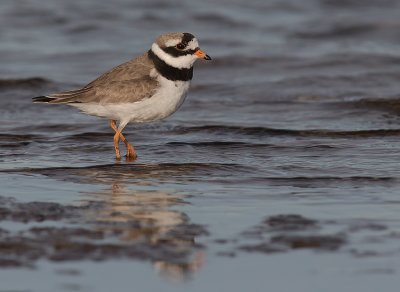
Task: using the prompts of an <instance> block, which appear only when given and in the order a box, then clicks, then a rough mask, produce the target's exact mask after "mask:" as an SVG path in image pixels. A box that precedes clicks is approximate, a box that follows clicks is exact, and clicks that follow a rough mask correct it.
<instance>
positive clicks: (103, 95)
mask: <svg viewBox="0 0 400 292" xmlns="http://www.w3.org/2000/svg"><path fill="white" fill-rule="evenodd" d="M152 68H153V64H152V62H151V60H150V59H149V57H148V53H147V52H146V53H144V54H142V55H141V56H139V57H137V58H136V59H133V60H131V61H129V62H126V63H124V64H121V65H119V66H117V67H115V68H113V69H111V70H110V71H108V72H106V73H104V74H103V75H101V76H100V77H98V78H97V79H95V80H93V81H92V82H90V83H89V84H88V85H86V86H85V87H84V88H81V89H77V90H71V91H66V92H60V93H55V94H51V95H46V96H40V97H36V98H34V101H35V102H48V103H54V104H57V103H59V104H60V103H81V102H85V103H86V102H91V103H101V104H112V103H125V102H136V101H139V100H141V99H144V98H149V97H151V96H152V94H153V93H154V91H155V90H156V88H157V81H156V80H155V79H153V78H151V77H150V70H151V69H152Z"/></svg>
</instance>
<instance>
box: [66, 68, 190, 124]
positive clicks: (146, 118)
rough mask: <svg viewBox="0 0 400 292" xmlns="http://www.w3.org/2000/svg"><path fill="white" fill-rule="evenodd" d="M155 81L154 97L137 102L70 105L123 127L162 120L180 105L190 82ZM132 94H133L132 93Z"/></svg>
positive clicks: (160, 77) (159, 76)
mask: <svg viewBox="0 0 400 292" xmlns="http://www.w3.org/2000/svg"><path fill="white" fill-rule="evenodd" d="M157 80H158V82H159V87H158V89H157V90H156V91H155V93H154V95H153V96H152V97H150V98H145V99H142V100H140V101H137V102H133V103H122V104H98V103H76V104H71V105H72V106H74V107H76V108H78V109H80V110H81V111H83V112H85V113H87V114H89V115H93V116H99V117H104V118H107V119H110V120H119V121H120V122H121V126H122V125H123V126H125V125H126V124H127V123H129V122H134V123H145V122H155V121H158V120H162V119H164V118H166V117H168V116H169V115H171V114H173V113H174V112H175V111H176V110H177V109H178V108H179V107H180V106H181V105H182V103H183V102H184V100H185V98H186V95H187V92H188V90H189V85H190V81H171V80H168V79H166V78H164V77H162V76H161V75H158V76H157ZM132 94H135V93H134V92H132Z"/></svg>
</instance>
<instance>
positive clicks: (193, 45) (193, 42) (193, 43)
mask: <svg viewBox="0 0 400 292" xmlns="http://www.w3.org/2000/svg"><path fill="white" fill-rule="evenodd" d="M198 46H199V42H198V41H197V39H196V38H193V39H192V40H191V41H190V42H189V43H188V46H187V48H188V49H190V50H194V49H195V48H197V47H198Z"/></svg>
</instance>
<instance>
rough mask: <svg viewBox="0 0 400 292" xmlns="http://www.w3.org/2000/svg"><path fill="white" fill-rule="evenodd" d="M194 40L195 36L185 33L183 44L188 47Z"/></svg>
mask: <svg viewBox="0 0 400 292" xmlns="http://www.w3.org/2000/svg"><path fill="white" fill-rule="evenodd" d="M192 39H194V35H192V34H191V33H188V32H184V33H183V38H182V43H183V44H185V45H187V44H188V43H189V42H190V41H191V40H192Z"/></svg>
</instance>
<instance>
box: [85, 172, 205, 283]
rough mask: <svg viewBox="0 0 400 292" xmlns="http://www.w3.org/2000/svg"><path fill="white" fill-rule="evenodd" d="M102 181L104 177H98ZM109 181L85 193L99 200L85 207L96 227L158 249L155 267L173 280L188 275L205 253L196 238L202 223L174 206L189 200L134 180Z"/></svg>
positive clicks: (201, 231) (154, 259)
mask: <svg viewBox="0 0 400 292" xmlns="http://www.w3.org/2000/svg"><path fill="white" fill-rule="evenodd" d="M101 180H102V182H103V183H104V182H105V180H107V179H104V177H102V178H101ZM110 181H112V185H111V187H109V188H107V189H104V190H102V191H100V192H95V193H85V194H84V196H85V199H84V201H87V202H90V203H93V202H97V203H100V204H101V207H99V208H96V209H94V210H91V209H89V210H87V211H86V212H87V214H86V217H87V219H88V221H89V222H91V223H93V224H94V226H95V228H96V229H97V230H101V231H102V232H104V233H107V234H115V235H117V236H118V237H119V239H120V240H121V241H122V242H123V243H124V244H144V245H146V246H148V247H151V248H153V249H154V250H155V253H157V256H156V257H155V258H152V259H151V260H152V261H153V264H154V268H155V270H156V271H157V272H158V273H159V274H160V275H162V276H164V277H167V278H168V279H169V280H173V281H174V282H180V281H183V280H185V279H187V278H190V276H191V275H193V273H194V272H196V271H197V270H198V269H199V268H200V267H201V266H202V265H203V260H204V259H203V258H204V253H203V252H202V248H201V246H199V245H198V244H197V243H196V241H195V238H196V236H198V235H201V234H204V232H205V230H204V229H203V227H201V226H199V225H196V224H192V223H190V219H189V217H188V216H187V215H186V214H185V213H183V212H180V211H178V210H176V209H177V208H175V210H173V209H172V208H174V207H177V206H180V205H185V204H188V203H187V202H186V201H185V196H184V195H180V194H178V193H177V192H176V191H171V190H159V189H157V190H143V189H139V188H140V187H142V188H143V186H139V185H137V184H133V185H132V184H128V183H127V182H122V183H121V182H118V181H116V180H115V179H110Z"/></svg>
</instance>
